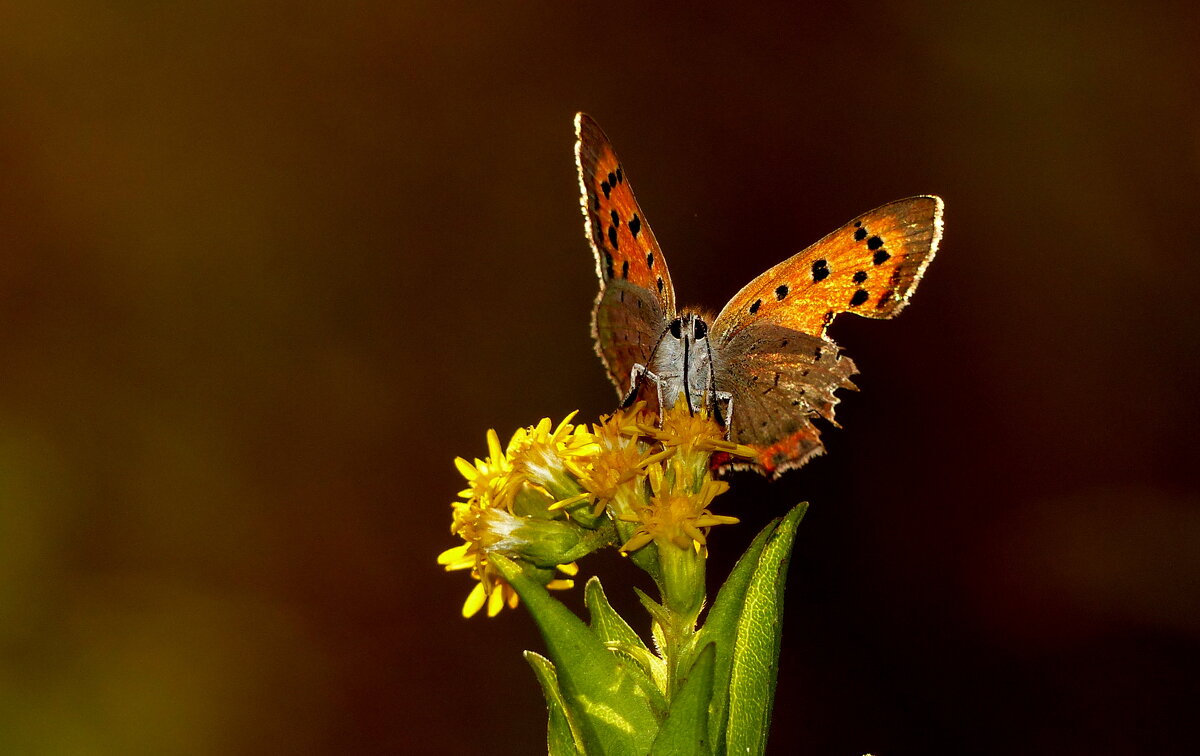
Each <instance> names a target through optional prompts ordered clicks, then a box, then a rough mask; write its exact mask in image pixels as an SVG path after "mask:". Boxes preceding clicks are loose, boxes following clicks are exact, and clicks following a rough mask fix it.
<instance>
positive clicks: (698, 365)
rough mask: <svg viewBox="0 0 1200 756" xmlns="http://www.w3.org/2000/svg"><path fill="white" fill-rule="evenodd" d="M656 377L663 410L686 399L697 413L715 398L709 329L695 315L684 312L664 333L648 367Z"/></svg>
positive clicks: (699, 317) (701, 319)
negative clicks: (681, 399) (680, 399)
mask: <svg viewBox="0 0 1200 756" xmlns="http://www.w3.org/2000/svg"><path fill="white" fill-rule="evenodd" d="M646 367H647V368H648V369H649V370H650V372H651V373H653V374H654V376H655V378H656V382H657V383H658V388H659V389H660V391H661V396H662V403H663V405H664V408H667V407H673V406H674V405H675V402H676V401H678V400H679V398H680V397H683V398H684V399H685V400H686V401H687V403H688V407H689V408H691V409H692V410H693V411H694V410H699V409H701V408H707V406H709V405H711V402H712V397H713V353H712V346H711V345H710V343H709V328H708V323H707V322H706V321H705V319H704V318H703V317H702V316H701V315H698V314H696V313H691V312H684V313H682V314H681V315H680V316H679V317H677V318H675V319H674V320H672V321H671V322H670V323H669V324H668V325H667V328H666V329H665V330H664V331H663V333H662V335H661V336H660V337H659V339H658V343H657V344H656V345H655V347H654V351H653V352H652V353H651V355H650V362H649V364H648V365H647V366H646Z"/></svg>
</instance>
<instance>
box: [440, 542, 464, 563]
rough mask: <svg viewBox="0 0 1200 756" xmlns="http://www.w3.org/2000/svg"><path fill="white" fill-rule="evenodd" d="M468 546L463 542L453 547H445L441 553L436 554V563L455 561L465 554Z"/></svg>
mask: <svg viewBox="0 0 1200 756" xmlns="http://www.w3.org/2000/svg"><path fill="white" fill-rule="evenodd" d="M468 548H470V546H469V544H465V543H464V544H461V545H459V546H455V547H453V548H449V549H446V550H445V551H443V552H442V553H441V554H438V558H437V563H438V564H452V563H454V562H457V561H459V560H460V559H462V558H463V557H465V556H466V555H467V549H468Z"/></svg>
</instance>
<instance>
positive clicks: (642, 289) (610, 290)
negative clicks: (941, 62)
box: [575, 113, 942, 476]
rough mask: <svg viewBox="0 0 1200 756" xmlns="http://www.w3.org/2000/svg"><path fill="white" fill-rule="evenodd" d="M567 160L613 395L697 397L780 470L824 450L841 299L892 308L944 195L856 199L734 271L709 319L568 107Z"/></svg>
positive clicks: (933, 240)
mask: <svg viewBox="0 0 1200 756" xmlns="http://www.w3.org/2000/svg"><path fill="white" fill-rule="evenodd" d="M575 136H576V142H575V163H576V167H577V168H578V170H579V191H580V205H581V207H582V210H583V217H584V226H585V230H586V234H587V238H588V241H589V242H590V243H591V247H592V251H593V252H594V253H595V257H596V273H597V275H598V276H599V278H600V293H599V295H598V296H597V297H596V303H595V309H594V310H593V313H592V336H593V338H594V339H595V342H596V352H597V353H598V354H599V355H600V359H601V360H602V361H603V362H604V365H605V367H606V368H607V370H608V375H609V378H611V379H612V382H613V384H614V385H615V386H616V388H617V392H618V394H619V395H620V397H621V399H622V400H623V402H624V404H626V405H628V404H632V403H633V402H634V401H635V400H636V399H638V398H639V397H640V398H646V399H647V400H648V401H649V402H651V403H652V404H653V403H656V405H657V407H658V408H659V409H660V410H661V409H663V408H667V407H672V406H674V404H675V402H676V401H679V400H681V399H682V400H683V401H686V402H687V403H688V407H689V409H691V410H692V411H697V410H700V409H705V410H709V411H711V412H712V413H713V415H714V417H716V418H717V419H718V420H719V421H720V422H721V423H722V424H723V425H724V427H725V429H726V432H727V434H728V435H729V437H730V438H731V439H732V440H733V441H736V442H737V443H740V444H745V445H747V446H750V447H752V448H753V449H754V450H755V452H756V453H757V457H756V458H755V459H752V460H750V461H749V462H747V463H740V464H733V465H730V466H732V467H734V468H737V467H749V468H751V469H754V470H757V471H758V472H761V473H764V474H768V475H771V476H778V475H779V474H781V473H783V472H784V471H786V470H789V469H793V468H796V467H799V466H801V465H803V464H804V463H805V462H807V461H808V460H810V459H812V458H813V457H814V456H816V455H818V454H821V453H822V452H823V451H824V446H823V445H822V443H821V437H820V431H819V430H818V428H817V427H816V426H815V425H814V424H813V420H814V419H815V418H818V417H820V418H823V419H825V420H827V421H829V422H831V423H833V424H834V425H835V426H836V425H837V423H836V422H835V421H834V407H835V406H836V405H837V402H838V397H837V396H836V395H835V394H834V392H835V391H836V390H837V389H839V388H845V389H854V388H855V386H854V384H853V383H852V382H851V381H850V377H851V376H853V375H855V374H856V373H857V371H856V370H855V367H854V363H853V362H852V361H851V360H850V359H849V358H848V357H843V356H842V355H841V350H840V348H839V347H838V345H837V344H835V343H834V342H833V341H831V340H830V339H829V338H827V337H826V336H825V331H826V329H827V328H828V327H829V324H830V323H831V322H832V321H833V319H834V318H835V317H836V316H837V315H839V314H841V313H843V312H850V313H854V314H855V315H861V316H864V317H868V318H890V317H892V316H894V315H895V314H896V313H898V312H900V310H902V309H904V306H905V305H906V304H908V300H909V298H910V297H911V296H912V293H913V291H914V290H915V289H916V287H917V284H918V283H919V282H920V280H921V276H922V274H923V273H924V272H925V268H926V267H927V266H928V265H929V263H930V261H931V260H933V256H934V254H935V253H936V252H937V247H938V242H939V241H940V239H941V237H942V200H941V199H940V198H938V197H934V196H919V197H909V198H908V199H902V200H897V201H895V202H890V203H888V204H886V205H883V206H882V207H879V208H876V209H874V210H871V211H870V212H867V213H863V214H862V215H860V216H858V217H857V218H855V219H854V220H853V221H851V222H850V223H847V224H846V225H844V226H842V227H841V228H840V229H838V230H837V231H834V232H833V233H831V234H829V235H828V236H826V237H825V238H823V239H821V240H820V241H818V242H817V243H815V244H813V245H812V246H810V247H808V248H807V249H805V250H804V251H802V252H799V253H797V254H795V255H793V256H792V257H790V258H788V259H787V260H784V261H783V262H781V263H779V264H778V265H776V266H775V267H773V268H771V269H770V270H768V271H767V272H765V273H763V274H762V275H760V276H759V277H758V278H755V279H754V280H753V281H751V282H750V283H748V284H746V286H744V287H743V288H742V290H741V291H739V292H738V293H737V294H736V295H735V296H734V297H733V299H731V300H730V301H729V303H728V304H727V305H725V307H724V308H723V309H722V310H721V312H720V314H718V315H717V316H716V318H715V319H712V318H709V317H708V316H706V315H704V314H702V313H700V312H697V311H695V310H691V309H683V310H679V309H677V308H676V305H675V289H674V287H673V286H672V285H671V274H670V273H669V272H668V270H667V261H666V259H665V258H664V257H663V253H662V250H661V249H660V248H659V246H658V242H657V241H656V240H655V238H654V232H653V231H651V230H650V224H649V223H648V222H647V221H646V216H645V214H644V213H643V212H642V209H641V208H640V207H639V206H638V203H637V200H636V199H634V196H633V189H632V188H631V187H630V184H629V177H628V175H626V173H625V169H624V167H623V166H622V165H621V161H620V160H619V159H618V158H617V154H616V152H615V151H614V150H613V147H612V144H611V143H610V142H609V140H608V138H607V137H606V136H605V135H604V132H603V131H602V130H601V129H600V126H599V125H597V123H596V122H595V121H594V120H593V119H592V118H591V117H590V116H588V115H586V114H585V113H579V114H577V115H576V116H575Z"/></svg>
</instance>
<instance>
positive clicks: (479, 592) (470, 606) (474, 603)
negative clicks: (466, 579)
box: [462, 583, 487, 618]
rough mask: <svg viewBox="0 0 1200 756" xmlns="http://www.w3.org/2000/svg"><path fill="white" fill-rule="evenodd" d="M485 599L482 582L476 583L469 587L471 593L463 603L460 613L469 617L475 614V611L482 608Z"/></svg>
mask: <svg viewBox="0 0 1200 756" xmlns="http://www.w3.org/2000/svg"><path fill="white" fill-rule="evenodd" d="M486 600H487V591H486V590H484V588H483V583H476V584H475V587H474V588H472V589H471V593H470V595H469V596H467V601H466V603H464V604H463V608H462V615H463V616H464V617H467V618H470V617H473V616H475V614H476V612H478V611H479V610H480V609H482V608H483V602H484V601H486Z"/></svg>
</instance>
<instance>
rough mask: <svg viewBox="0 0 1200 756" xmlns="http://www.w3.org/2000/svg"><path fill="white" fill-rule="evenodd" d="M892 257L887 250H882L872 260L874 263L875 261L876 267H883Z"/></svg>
mask: <svg viewBox="0 0 1200 756" xmlns="http://www.w3.org/2000/svg"><path fill="white" fill-rule="evenodd" d="M890 257H891V255H889V254H888V251H887V250H886V249H881V250H879V251H878V252H876V253H875V256H874V257H873V258H871V259H872V261H874V263H875V264H876V265H883V264H884V263H885V262H887V261H888V258H890Z"/></svg>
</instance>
